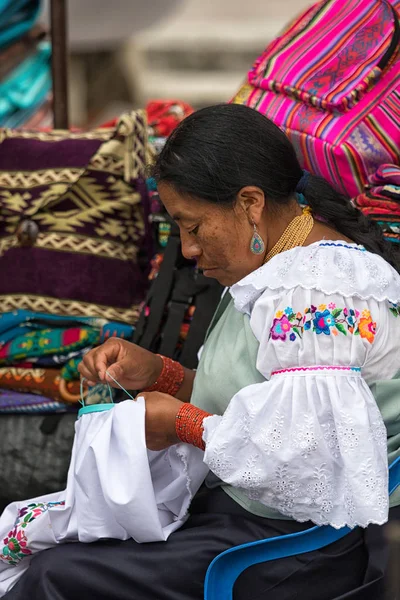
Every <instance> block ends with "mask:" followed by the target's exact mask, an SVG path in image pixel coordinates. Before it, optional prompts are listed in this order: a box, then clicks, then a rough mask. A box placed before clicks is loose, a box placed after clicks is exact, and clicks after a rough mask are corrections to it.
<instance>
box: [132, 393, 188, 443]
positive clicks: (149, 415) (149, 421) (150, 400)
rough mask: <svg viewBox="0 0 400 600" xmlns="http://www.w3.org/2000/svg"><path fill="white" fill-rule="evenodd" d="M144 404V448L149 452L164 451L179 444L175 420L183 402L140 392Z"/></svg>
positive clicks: (166, 396)
mask: <svg viewBox="0 0 400 600" xmlns="http://www.w3.org/2000/svg"><path fill="white" fill-rule="evenodd" d="M139 397H143V398H144V399H145V403H146V420H145V423H146V446H147V448H149V450H164V448H168V447H169V446H173V445H174V444H178V443H179V442H180V440H179V438H178V436H177V435H176V430H175V419H176V415H177V414H178V412H179V409H180V408H181V406H182V404H183V402H181V401H180V400H177V399H176V398H174V397H173V396H169V395H168V394H163V393H161V392H141V393H140V394H138V395H137V398H139Z"/></svg>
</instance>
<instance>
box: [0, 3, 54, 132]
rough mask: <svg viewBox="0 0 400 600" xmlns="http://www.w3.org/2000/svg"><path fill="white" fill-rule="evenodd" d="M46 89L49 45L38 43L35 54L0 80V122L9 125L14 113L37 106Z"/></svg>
mask: <svg viewBox="0 0 400 600" xmlns="http://www.w3.org/2000/svg"><path fill="white" fill-rule="evenodd" d="M0 1H1V0H0ZM50 89H51V45H50V43H49V42H40V43H39V44H38V46H37V50H36V52H35V54H33V55H32V56H30V57H28V58H27V59H26V60H24V61H23V62H22V63H21V64H20V65H18V67H17V68H16V69H14V71H13V72H12V73H11V74H10V75H9V76H8V77H7V78H6V79H4V80H3V81H2V82H1V83H0V125H1V126H3V127H9V126H10V123H9V120H10V119H11V118H13V117H14V118H15V114H16V113H18V112H19V111H31V110H32V108H34V107H38V106H40V104H41V103H42V102H43V101H44V99H45V98H46V96H47V94H48V93H49V91H50Z"/></svg>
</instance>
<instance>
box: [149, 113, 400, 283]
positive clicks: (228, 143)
mask: <svg viewBox="0 0 400 600" xmlns="http://www.w3.org/2000/svg"><path fill="white" fill-rule="evenodd" d="M153 175H154V177H155V179H156V181H157V182H160V181H165V182H168V183H169V184H171V185H172V186H173V187H174V188H175V189H176V190H177V191H178V192H180V193H184V194H188V195H189V196H192V197H196V198H200V199H202V200H206V201H208V202H213V203H217V204H233V203H234V202H235V200H236V197H237V194H238V192H239V191H240V190H241V189H242V188H243V187H245V186H248V185H252V186H256V187H259V188H260V189H262V190H263V192H264V194H265V197H266V198H267V199H268V202H270V203H273V204H275V205H277V206H279V205H285V204H287V203H288V202H290V200H291V198H293V196H294V194H295V191H296V187H297V185H298V183H299V181H300V179H301V178H302V176H303V171H302V168H301V167H300V164H299V161H298V159H297V156H296V153H295V150H294V148H293V146H292V144H291V143H290V141H289V139H288V138H287V137H286V135H285V134H284V133H283V132H282V131H281V130H280V129H279V127H277V126H276V125H274V123H272V121H270V120H269V119H267V118H266V117H264V116H263V115H261V114H260V113H259V112H257V111H255V110H253V109H251V108H248V107H246V106H242V105H238V104H222V105H218V106H211V107H209V108H204V109H202V110H199V111H198V112H196V113H194V114H192V115H190V116H189V117H187V118H186V119H185V120H184V121H183V122H182V123H181V124H180V125H179V126H178V127H177V128H176V129H175V131H174V132H173V133H172V134H171V136H170V137H169V139H168V140H167V142H166V144H165V146H164V148H163V150H162V152H161V154H160V155H159V157H158V160H157V162H156V164H155V166H154V169H153ZM302 191H303V195H304V197H305V199H306V201H307V203H308V204H309V205H310V206H311V208H312V210H313V213H314V214H315V215H318V216H320V217H321V218H322V219H323V220H325V221H327V223H328V224H329V225H330V226H332V227H333V228H334V229H336V230H337V231H338V232H339V233H341V234H343V235H344V236H346V237H347V238H350V239H351V240H353V242H355V243H357V244H361V245H363V246H364V247H365V248H366V249H367V250H369V251H370V252H374V253H375V254H379V255H380V256H382V257H383V258H385V259H386V260H387V261H388V262H389V263H390V264H391V265H392V266H393V267H394V268H395V269H396V270H397V271H400V252H399V250H398V249H397V247H395V246H394V245H393V244H391V243H390V242H387V241H386V240H385V238H384V236H383V234H382V230H381V228H380V227H379V225H378V224H377V223H375V222H374V221H372V220H371V219H369V218H368V217H366V216H365V215H363V213H362V212H361V211H359V210H358V209H357V208H355V207H354V206H353V205H352V204H351V202H350V200H348V199H347V198H346V197H345V196H343V195H341V194H339V193H338V192H336V191H335V190H334V189H333V187H332V186H331V185H329V183H327V182H326V181H325V180H324V179H323V178H322V177H316V176H314V175H310V176H309V177H308V179H307V182H306V185H305V187H304V189H303V190H302Z"/></svg>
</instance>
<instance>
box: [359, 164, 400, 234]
mask: <svg viewBox="0 0 400 600" xmlns="http://www.w3.org/2000/svg"><path fill="white" fill-rule="evenodd" d="M369 183H370V186H369V187H368V189H367V190H366V191H365V192H364V193H363V194H360V195H359V196H357V197H356V198H354V200H353V203H354V205H355V206H357V208H359V209H360V210H361V211H362V212H363V213H364V214H366V215H368V216H369V217H370V218H371V219H373V220H374V221H377V222H378V223H379V225H380V226H381V227H382V229H383V232H384V236H385V238H386V239H387V240H388V241H390V242H397V243H399V242H400V166H399V165H382V166H381V167H379V168H378V170H377V171H376V173H374V174H373V175H371V176H370V178H369Z"/></svg>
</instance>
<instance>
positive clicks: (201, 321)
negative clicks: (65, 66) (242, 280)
mask: <svg viewBox="0 0 400 600" xmlns="http://www.w3.org/2000/svg"><path fill="white" fill-rule="evenodd" d="M202 282H203V283H206V284H207V285H206V286H205V287H204V289H203V290H202V291H200V292H199V293H198V294H197V295H196V310H195V312H194V315H193V319H192V322H191V324H190V329H189V332H188V335H187V338H186V340H185V343H184V346H183V350H182V353H181V356H180V362H181V364H182V365H183V366H185V367H187V368H188V369H195V368H196V367H197V364H198V358H197V355H198V352H199V350H200V348H201V346H202V345H203V344H204V340H205V337H206V332H207V329H208V327H209V325H210V323H211V320H212V318H213V315H214V313H215V309H216V308H217V306H218V303H219V301H220V299H221V294H222V290H223V286H222V285H221V284H220V283H218V282H217V281H216V280H215V279H208V278H207V277H204V275H199V284H200V285H201V283H202Z"/></svg>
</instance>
